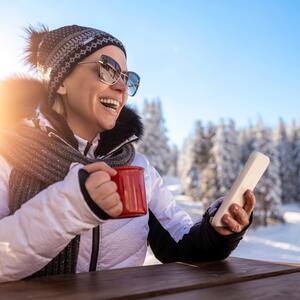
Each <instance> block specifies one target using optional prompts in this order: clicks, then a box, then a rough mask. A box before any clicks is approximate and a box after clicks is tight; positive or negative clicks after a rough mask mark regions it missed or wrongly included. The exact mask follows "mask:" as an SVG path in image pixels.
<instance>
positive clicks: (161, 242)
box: [148, 210, 252, 263]
mask: <svg viewBox="0 0 300 300" xmlns="http://www.w3.org/2000/svg"><path fill="white" fill-rule="evenodd" d="M211 216H212V215H211V214H210V213H209V210H208V211H207V212H206V213H205V214H204V216H203V219H202V220H201V221H200V222H199V223H196V224H195V225H194V226H192V227H191V229H190V231H189V233H187V234H185V235H184V236H183V237H182V239H181V240H180V241H178V242H175V241H174V239H173V238H172V237H171V235H170V233H169V232H168V231H167V230H165V229H164V228H163V226H162V225H161V224H160V223H159V221H158V219H157V218H156V217H155V215H154V214H153V213H152V212H151V211H150V212H149V235H148V242H149V244H150V247H151V249H152V251H153V253H154V255H155V256H156V258H157V259H159V260H160V261H161V262H163V263H168V262H176V261H183V262H184V261H186V262H188V261H189V262H191V261H195V262H201V261H212V260H221V259H225V258H226V257H228V256H229V254H230V253H231V252H232V251H233V250H234V249H235V248H236V247H237V245H238V243H239V241H240V240H241V239H242V237H243V235H244V233H245V231H246V230H247V228H248V227H247V228H245V229H244V230H243V231H242V232H240V233H236V234H231V235H229V236H223V235H221V234H219V233H218V232H217V231H215V229H214V228H213V227H212V226H211V224H210V222H209V220H210V217H211ZM251 219H252V218H251ZM250 221H251V220H250Z"/></svg>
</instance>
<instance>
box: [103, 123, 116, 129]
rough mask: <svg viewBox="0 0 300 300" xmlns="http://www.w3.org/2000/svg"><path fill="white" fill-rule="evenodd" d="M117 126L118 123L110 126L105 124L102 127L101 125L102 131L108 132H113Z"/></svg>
mask: <svg viewBox="0 0 300 300" xmlns="http://www.w3.org/2000/svg"><path fill="white" fill-rule="evenodd" d="M115 126H116V122H113V123H110V124H103V125H102V126H101V125H100V127H101V128H102V131H107V130H111V129H113V128H114V127H115Z"/></svg>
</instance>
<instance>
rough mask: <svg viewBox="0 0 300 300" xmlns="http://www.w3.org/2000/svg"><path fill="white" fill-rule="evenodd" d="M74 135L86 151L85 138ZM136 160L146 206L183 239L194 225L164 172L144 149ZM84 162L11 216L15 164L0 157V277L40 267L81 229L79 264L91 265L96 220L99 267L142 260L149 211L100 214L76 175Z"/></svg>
mask: <svg viewBox="0 0 300 300" xmlns="http://www.w3.org/2000/svg"><path fill="white" fill-rule="evenodd" d="M42 121H43V123H42V124H40V125H45V126H50V124H49V123H48V121H47V120H46V119H45V118H44V119H42ZM28 125H30V123H29V124H28ZM76 138H77V140H78V142H79V150H80V151H81V152H82V153H83V152H84V149H85V148H86V146H87V141H85V140H83V139H81V138H79V137H76ZM97 144H98V138H95V140H94V141H93V143H92V146H91V147H90V149H89V151H88V153H87V156H88V157H94V154H93V153H94V150H95V147H96V146H97ZM132 165H135V166H141V167H143V168H144V169H145V173H144V174H145V185H146V195H147V202H148V207H149V209H151V210H152V212H153V213H154V214H155V215H156V217H157V218H158V219H159V220H160V222H161V224H162V226H164V228H165V229H166V230H168V232H169V233H170V234H171V236H172V237H173V239H174V240H175V241H179V240H180V239H181V238H182V236H183V235H184V234H185V233H187V232H188V231H189V230H190V228H191V226H192V221H191V219H190V217H189V216H188V215H187V214H186V213H185V212H184V211H182V210H181V209H179V208H178V206H176V204H175V201H174V199H173V197H172V195H171V193H170V192H169V191H168V190H167V189H166V187H164V186H163V182H162V179H161V177H160V176H159V174H158V173H157V172H156V171H155V169H154V168H153V167H152V166H151V165H150V164H149V162H148V160H147V159H146V158H145V157H144V156H143V155H141V154H138V153H136V155H135V158H134V160H133V162H132ZM82 167H83V166H82V165H80V164H73V165H71V167H70V171H69V173H68V175H67V176H66V178H65V179H64V180H63V181H60V182H57V183H55V184H53V185H51V186H49V187H48V188H46V189H45V190H43V191H41V192H40V193H38V194H37V195H36V196H35V197H33V198H32V199H30V200H29V201H28V202H26V203H25V204H23V205H22V207H21V208H20V209H19V210H18V211H16V213H15V214H14V215H10V216H8V214H9V209H8V182H9V176H10V172H11V169H12V168H11V166H10V165H9V164H8V163H7V161H5V159H4V158H3V157H0V282H5V281H12V280H18V279H21V278H24V277H27V276H29V275H31V274H32V273H34V272H36V271H38V270H40V269H41V268H42V267H43V266H45V265H46V264H47V263H48V262H50V261H51V259H52V258H54V257H55V256H56V255H57V254H58V253H59V252H60V251H61V250H63V249H64V247H65V246H66V245H67V244H68V243H69V242H70V240H71V239H72V238H74V237H75V236H76V235H78V234H80V235H81V238H80V247H79V256H78V262H77V268H76V270H77V272H87V271H89V264H90V260H91V249H92V228H93V227H95V226H96V225H98V224H100V248H99V254H98V261H97V270H104V269H113V268H122V267H130V266H139V265H142V264H143V262H144V259H145V255H146V251H147V236H148V231H149V228H148V218H149V214H147V215H145V216H142V217H136V218H130V219H115V220H106V221H102V220H100V219H99V218H98V217H97V216H96V215H95V214H94V213H93V212H92V211H91V210H90V208H89V206H88V205H87V204H86V201H85V200H84V198H83V196H82V193H81V190H80V186H79V180H78V170H79V169H80V168H82Z"/></svg>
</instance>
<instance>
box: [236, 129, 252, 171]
mask: <svg viewBox="0 0 300 300" xmlns="http://www.w3.org/2000/svg"><path fill="white" fill-rule="evenodd" d="M253 142H254V129H253V125H252V123H249V126H248V127H245V128H242V129H241V130H240V131H239V136H238V143H239V148H240V154H241V156H240V160H241V164H242V166H243V165H244V164H245V163H246V161H247V159H248V158H249V155H250V154H251V152H252V151H253Z"/></svg>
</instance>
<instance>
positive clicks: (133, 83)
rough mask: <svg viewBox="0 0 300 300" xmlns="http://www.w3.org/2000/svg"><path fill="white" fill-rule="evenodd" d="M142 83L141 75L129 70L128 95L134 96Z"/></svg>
mask: <svg viewBox="0 0 300 300" xmlns="http://www.w3.org/2000/svg"><path fill="white" fill-rule="evenodd" d="M139 84H140V76H139V75H138V74H136V73H134V72H131V71H130V72H128V81H127V86H128V95H129V96H131V97H132V96H134V95H135V94H136V92H137V90H138V87H139Z"/></svg>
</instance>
